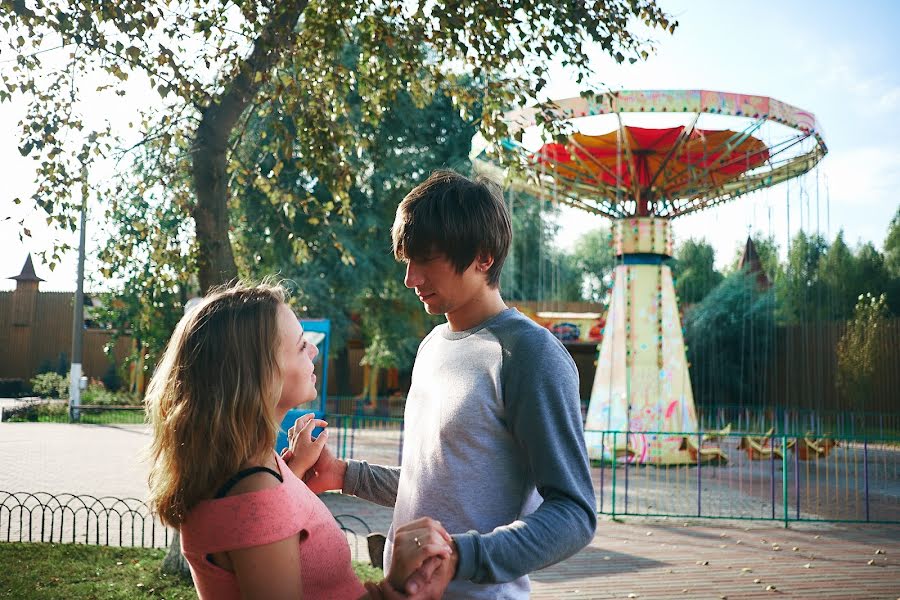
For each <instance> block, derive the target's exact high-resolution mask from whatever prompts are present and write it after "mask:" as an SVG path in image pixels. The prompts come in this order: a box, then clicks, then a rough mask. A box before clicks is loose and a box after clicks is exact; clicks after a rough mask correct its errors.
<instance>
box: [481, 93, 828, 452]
mask: <svg viewBox="0 0 900 600" xmlns="http://www.w3.org/2000/svg"><path fill="white" fill-rule="evenodd" d="M539 113H540V114H541V115H542V121H544V122H546V121H547V120H548V118H549V120H552V121H556V122H557V123H559V122H564V124H565V126H566V128H567V129H568V130H569V131H573V130H574V132H573V133H569V134H568V136H567V140H566V141H565V142H558V141H557V142H552V143H544V144H540V145H539V146H538V147H536V148H535V149H528V148H527V146H526V145H525V144H523V143H519V142H516V141H514V140H513V139H512V137H513V135H511V137H510V139H506V140H503V142H502V143H501V144H500V145H498V146H496V147H495V146H491V145H488V144H485V143H484V142H483V141H482V140H480V138H477V137H476V139H475V140H473V149H472V154H471V158H472V161H473V165H474V167H475V169H476V170H478V171H480V172H482V173H486V174H489V175H492V176H494V177H496V178H498V179H500V180H502V181H504V182H505V183H506V185H507V186H508V187H510V188H514V189H517V190H521V191H525V192H527V193H529V194H531V195H533V196H535V197H537V198H541V199H549V200H552V201H554V202H560V203H563V204H567V205H570V206H573V207H576V208H579V209H581V210H584V211H586V212H589V213H592V214H598V215H601V216H604V217H607V218H610V219H612V220H613V241H612V243H613V244H614V247H615V252H616V256H617V259H618V262H617V265H616V268H615V271H614V274H613V279H614V281H613V287H612V292H611V298H610V305H609V312H608V315H607V318H606V329H605V331H604V335H603V340H602V342H601V344H600V349H599V356H598V359H597V370H596V375H595V378H594V383H593V388H592V391H591V398H590V404H589V408H588V414H587V421H586V424H585V437H586V442H587V447H588V453H589V455H590V457H591V458H592V459H604V458H605V459H614V460H615V459H617V458H621V459H623V460H631V461H635V462H640V463H653V464H680V463H688V462H693V460H695V459H692V458H691V454H690V453H689V451H688V450H687V449H682V448H683V447H684V443H683V442H684V438H685V436H686V435H688V436H689V435H690V434H695V433H697V430H698V421H697V413H696V408H695V406H694V397H693V393H692V390H691V380H690V374H689V371H688V367H689V365H688V363H687V359H686V354H685V347H684V338H683V335H682V328H681V319H680V316H679V312H678V302H677V298H676V296H675V286H674V282H673V280H672V272H671V269H670V267H669V266H668V264H667V261H668V260H669V259H670V258H671V256H672V251H673V238H672V230H671V220H672V219H674V218H675V217H678V216H682V215H685V214H689V213H692V212H695V211H698V210H702V209H705V208H709V207H711V206H714V205H717V204H720V203H723V202H727V201H729V200H732V199H734V198H736V197H738V196H741V195H744V194H748V193H750V192H753V191H756V190H759V189H762V188H766V187H769V186H772V185H775V184H777V183H781V182H783V181H786V180H788V179H791V178H793V177H797V176H799V175H802V174H803V173H806V172H807V171H809V170H810V169H812V168H813V167H814V166H815V165H816V163H817V162H818V161H819V160H820V159H821V158H822V157H823V156H824V155H825V153H826V151H827V150H826V147H825V143H824V141H823V140H822V137H821V135H820V133H819V130H818V126H817V124H816V120H815V117H814V116H813V115H812V114H811V113H808V112H805V111H802V110H800V109H798V108H795V107H793V106H790V105H788V104H785V103H783V102H779V101H778V100H774V99H771V98H767V97H762V96H748V95H742V94H730V93H723V92H710V91H704V90H691V91H684V90H651V91H630V92H617V93H610V94H604V95H594V96H587V97H578V98H569V99H566V100H559V101H555V102H552V103H549V105H544V106H542V107H539V108H530V109H525V110H521V111H515V112H513V113H510V114H509V115H507V119H508V122H509V123H510V129H511V130H512V134H515V133H516V132H517V131H519V130H526V129H528V128H534V127H535V125H536V123H537V115H538V114H539ZM610 119H612V121H610ZM595 131H596V132H597V133H594V132H595ZM557 139H558V137H557ZM510 163H518V164H517V166H518V168H516V169H506V168H505V166H507V165H509V164H510ZM695 456H696V455H695Z"/></svg>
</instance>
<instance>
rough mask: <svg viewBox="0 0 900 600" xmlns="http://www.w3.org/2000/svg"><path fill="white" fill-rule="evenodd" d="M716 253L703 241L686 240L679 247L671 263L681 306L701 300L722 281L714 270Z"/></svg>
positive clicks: (720, 275) (719, 274)
mask: <svg viewBox="0 0 900 600" xmlns="http://www.w3.org/2000/svg"><path fill="white" fill-rule="evenodd" d="M715 262H716V252H715V250H714V249H713V247H712V246H711V245H710V244H709V242H707V241H706V240H705V239H701V240H695V239H693V238H688V239H687V240H685V241H684V242H683V243H682V244H680V245H679V247H678V250H677V251H676V252H675V261H674V262H673V263H672V276H673V277H674V278H675V292H676V293H677V294H678V299H679V300H680V302H681V304H682V305H690V304H695V303H697V302H700V301H701V300H703V298H705V297H706V295H707V294H709V292H710V291H712V289H713V288H715V287H716V286H717V285H719V282H721V281H722V274H721V273H719V272H718V271H717V270H716V267H715Z"/></svg>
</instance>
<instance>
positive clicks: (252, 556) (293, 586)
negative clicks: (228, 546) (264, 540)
mask: <svg viewBox="0 0 900 600" xmlns="http://www.w3.org/2000/svg"><path fill="white" fill-rule="evenodd" d="M228 556H229V558H230V559H231V566H232V568H233V569H234V574H235V577H237V580H238V586H239V587H240V589H241V598H245V599H247V600H251V599H257V598H266V599H271V600H282V599H283V600H298V599H301V598H303V583H302V581H301V578H300V538H299V533H298V534H295V535H292V536H290V537H287V538H285V539H283V540H280V541H277V542H273V543H271V544H263V545H262V546H252V547H250V548H242V549H240V550H231V551H230V552H229V553H228Z"/></svg>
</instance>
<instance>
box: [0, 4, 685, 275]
mask: <svg viewBox="0 0 900 600" xmlns="http://www.w3.org/2000/svg"><path fill="white" fill-rule="evenodd" d="M640 23H643V24H644V25H646V26H647V27H649V28H651V29H652V28H662V29H664V30H668V31H670V32H671V31H674V29H675V26H676V23H675V22H674V21H670V20H669V17H668V16H667V15H666V14H665V13H663V11H662V10H661V9H660V8H658V7H657V5H656V2H655V0H627V1H626V0H611V1H604V2H586V3H583V2H566V3H559V2H555V1H553V2H550V1H527V2H520V1H518V0H517V1H515V2H513V1H511V0H492V1H490V2H485V1H478V2H469V3H460V2H456V1H450V0H437V1H434V2H401V1H399V0H397V1H390V2H381V3H372V2H362V1H359V0H340V1H338V0H335V1H331V0H328V1H323V0H319V1H316V0H311V1H310V0H289V1H287V0H256V1H253V0H250V1H247V2H240V3H229V2H201V1H200V0H182V1H177V0H174V1H159V2H137V1H135V0H124V1H122V2H90V3H69V2H59V1H50V2H38V1H36V0H34V1H31V2H29V1H27V0H2V3H0V26H2V27H3V28H4V30H5V31H7V32H8V33H9V34H10V35H8V37H7V39H8V40H9V41H8V42H7V44H8V47H9V50H11V51H12V53H13V54H14V55H15V56H16V61H15V62H14V63H11V67H10V68H8V69H4V71H3V73H2V84H3V85H2V86H0V101H3V100H9V99H11V98H13V97H14V96H22V97H24V98H25V99H26V100H27V101H28V110H27V114H26V117H25V118H24V119H23V121H22V124H21V140H20V143H21V145H20V148H21V152H22V154H23V155H26V156H32V157H33V158H34V159H35V160H36V161H37V165H38V169H37V171H38V178H37V187H36V190H35V193H34V195H33V201H34V202H35V203H36V204H37V205H38V206H40V207H41V208H42V209H44V210H45V211H46V212H47V214H48V217H49V219H50V220H51V221H55V222H57V223H59V224H60V225H62V226H64V227H67V228H73V227H74V222H75V212H76V208H77V204H78V203H75V202H73V198H72V192H71V190H74V189H79V186H78V185H76V184H77V183H78V182H79V181H80V180H81V179H82V178H83V177H84V176H83V175H82V173H84V172H85V169H84V167H85V166H86V165H89V164H90V163H91V162H92V161H93V160H95V158H96V157H97V156H103V155H107V156H108V155H111V154H116V153H117V152H121V151H122V141H121V138H120V136H119V132H116V131H113V130H112V128H111V127H110V126H109V125H108V124H107V125H106V126H103V125H101V126H96V127H95V126H90V125H89V121H90V119H86V118H85V114H84V113H85V110H86V109H85V107H84V105H83V104H82V100H83V99H84V98H86V97H87V96H86V94H87V93H88V92H87V89H86V88H87V87H88V86H90V87H92V88H93V87H96V86H98V85H99V88H100V89H107V90H108V91H109V92H111V93H116V94H124V93H125V92H124V83H125V82H126V81H128V80H130V79H131V80H134V79H137V80H140V81H141V82H142V83H143V84H146V85H148V86H149V88H151V89H153V90H155V93H158V94H159V96H160V104H161V108H160V109H159V110H157V111H153V112H151V113H150V114H146V115H135V122H140V123H141V136H142V140H143V141H144V142H146V141H149V140H152V141H155V142H156V144H155V145H156V147H157V148H158V151H157V152H158V157H159V160H161V161H162V160H165V161H180V163H181V164H182V167H183V170H186V171H187V172H188V173H189V178H188V180H189V182H190V190H191V194H190V196H189V197H187V198H186V199H185V205H184V210H185V211H186V212H187V213H189V214H190V216H191V219H192V220H193V226H194V230H195V235H196V265H197V269H198V275H199V285H200V287H201V288H202V289H204V290H205V289H207V288H208V287H209V286H211V285H214V284H217V283H221V282H224V281H227V280H229V279H232V278H234V277H236V276H237V275H238V266H237V262H236V260H235V257H234V249H233V247H232V244H231V239H230V238H229V231H230V227H231V222H230V214H229V211H228V207H229V203H230V202H233V201H234V188H235V185H236V184H237V185H243V184H244V183H245V182H246V181H248V180H250V179H256V180H258V181H259V187H260V188H261V189H262V190H263V191H264V192H265V193H266V195H267V196H268V197H269V200H270V202H272V203H274V204H278V205H285V206H291V207H293V208H294V209H295V210H302V211H303V212H304V213H305V214H308V215H309V217H310V218H311V219H316V218H318V219H320V220H321V219H324V218H325V217H329V218H340V219H348V220H349V219H351V218H352V215H353V212H352V201H351V200H352V199H351V195H350V191H351V189H352V188H353V186H354V183H355V182H356V181H357V179H359V177H360V176H361V175H364V174H360V173H357V172H355V171H354V170H353V167H352V164H353V161H352V157H353V155H354V154H355V153H356V152H358V151H359V150H360V149H365V148H366V147H368V146H369V145H370V144H371V143H372V141H373V140H372V138H371V135H366V130H365V129H363V128H360V127H358V126H357V123H358V122H361V123H364V124H369V125H372V124H375V123H377V122H378V120H379V119H380V118H381V117H382V115H383V113H384V111H385V110H386V108H387V106H388V105H389V104H390V103H391V102H392V100H393V98H394V97H395V96H396V94H397V93H398V92H399V91H401V90H402V91H405V92H406V93H408V94H409V95H410V97H411V98H412V99H413V101H414V102H415V103H416V104H417V105H418V106H422V105H423V104H424V103H425V101H426V100H427V99H428V98H430V97H432V96H433V94H434V93H435V91H436V90H437V89H438V88H439V87H440V86H442V85H444V84H445V83H449V84H450V88H449V89H451V90H453V92H452V101H453V102H454V104H455V105H456V107H457V108H458V109H460V110H462V111H463V112H464V113H467V112H468V111H470V110H471V108H472V107H473V106H474V104H475V103H476V102H480V103H481V105H482V107H483V111H482V114H481V120H480V123H479V125H480V128H481V130H482V131H483V132H484V134H485V135H486V136H487V137H489V138H491V139H494V138H496V137H498V136H501V135H503V134H504V133H505V132H506V127H505V125H504V123H503V122H502V120H501V115H502V114H503V113H504V112H505V111H506V110H508V109H510V108H512V107H514V106H516V105H522V104H524V103H527V102H531V101H532V100H533V98H535V97H537V96H539V95H540V93H541V91H542V89H543V88H544V86H545V85H546V83H547V76H548V70H549V68H550V66H551V65H562V66H564V67H568V68H570V69H571V70H572V72H573V74H574V75H575V76H576V77H577V80H578V81H579V83H581V82H582V81H584V80H585V78H590V76H591V70H590V67H589V53H590V52H591V48H592V44H591V43H594V44H598V45H599V46H600V47H601V48H602V49H603V50H604V51H606V52H607V53H609V54H610V55H612V56H613V57H615V59H616V60H618V61H620V62H621V61H624V60H631V61H634V60H637V59H639V58H641V57H646V56H647V52H648V51H649V50H650V49H651V45H650V43H649V42H648V40H647V39H644V38H643V37H641V36H640V35H638V34H637V33H635V31H636V27H635V26H636V25H638V24H640ZM348 44H352V45H354V46H356V47H357V48H358V49H359V62H358V68H357V69H355V70H351V69H349V68H347V66H346V65H345V64H344V62H342V60H341V55H342V53H343V52H344V50H345V48H346V47H347V46H348ZM448 66H449V67H450V68H451V69H452V70H451V71H448V70H447V67H448ZM423 70H424V76H423ZM463 76H466V77H468V76H471V77H474V78H475V80H476V82H477V85H476V86H475V88H474V89H472V90H471V91H467V90H466V89H463V88H459V89H457V88H456V86H455V85H454V82H455V81H456V80H457V79H458V78H459V77H463ZM353 94H356V95H358V97H359V98H360V99H361V100H362V102H361V104H360V115H359V116H360V119H359V120H358V121H357V120H355V119H351V118H350V112H351V110H352V107H351V106H350V104H349V102H350V98H351V97H352V95H353ZM276 102H277V103H278V104H279V105H280V106H281V107H282V109H281V112H280V116H281V119H280V120H278V121H276V122H275V123H274V124H273V125H274V127H273V132H272V135H269V136H267V137H266V138H264V141H263V143H264V144H265V146H266V147H267V148H268V149H269V150H270V151H271V154H272V157H273V159H274V161H273V163H272V165H271V169H270V170H269V171H268V172H260V171H258V170H254V169H252V168H251V166H250V165H246V164H242V163H241V162H240V160H238V154H239V153H238V152H237V150H238V148H239V147H240V145H241V143H242V139H243V134H244V131H245V129H246V125H247V122H248V118H249V116H250V115H251V114H252V113H253V112H254V111H257V112H258V111H262V112H264V113H265V112H267V111H270V110H273V105H274V104H275V103H276ZM369 131H371V129H370V130H369ZM291 167H294V168H299V169H302V170H305V171H307V172H315V173H316V175H317V177H318V179H319V181H320V182H322V183H324V184H325V185H326V186H327V188H328V189H329V191H330V194H329V199H328V200H327V201H325V202H322V201H321V198H320V197H318V196H315V195H313V194H311V193H310V194H309V195H305V196H303V197H299V198H297V197H290V198H288V197H284V196H281V195H279V190H277V189H274V188H273V189H272V190H271V191H269V190H266V186H265V185H264V184H263V182H262V181H261V180H264V179H268V178H270V177H273V176H277V175H278V174H279V173H280V172H281V170H283V169H289V168H291ZM242 180H243V181H242ZM93 183H94V184H95V185H96V184H98V182H93ZM160 183H162V185H165V183H166V182H160ZM310 191H311V190H310ZM110 193H111V194H113V195H121V194H123V193H125V189H124V187H122V186H120V187H119V189H118V190H112V191H110ZM104 195H105V196H106V195H107V194H104Z"/></svg>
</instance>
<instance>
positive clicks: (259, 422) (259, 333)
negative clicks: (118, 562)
mask: <svg viewBox="0 0 900 600" xmlns="http://www.w3.org/2000/svg"><path fill="white" fill-rule="evenodd" d="M316 354H317V350H316V347H315V346H314V345H312V344H309V343H307V342H306V341H304V340H303V330H302V328H301V326H300V323H299V322H298V320H297V318H296V317H295V316H294V314H293V313H292V311H291V310H290V308H289V307H288V306H287V304H285V295H284V290H283V289H282V288H281V287H280V286H274V285H267V284H262V285H256V286H247V285H242V284H238V285H235V286H232V287H228V288H223V289H220V290H218V291H215V292H213V293H211V294H210V295H209V296H208V297H207V298H206V299H204V300H203V302H202V303H200V304H199V305H198V306H197V307H195V308H194V309H192V310H191V311H190V312H189V313H188V314H187V315H185V316H184V318H182V320H181V321H180V322H179V323H178V326H177V327H176V329H175V332H174V333H173V334H172V338H171V339H170V340H169V344H168V346H167V348H166V351H165V353H164V355H163V357H162V360H161V361H160V364H159V366H158V368H157V370H156V373H155V374H154V376H153V379H152V380H151V382H150V385H149V387H148V391H147V398H146V402H147V413H148V415H149V421H150V424H151V426H152V430H153V442H152V446H151V457H152V463H153V464H152V468H151V472H150V503H151V506H152V507H153V508H154V510H155V511H156V512H157V513H158V514H159V516H160V518H161V519H162V521H163V522H164V523H166V524H167V525H170V526H173V527H176V528H178V529H179V531H180V533H181V546H182V551H183V552H184V555H185V557H186V558H187V560H188V563H189V564H190V568H191V574H192V575H193V578H194V584H195V586H196V587H197V592H198V594H199V596H200V598H201V599H207V598H215V599H216V600H221V599H230V598H266V599H273V600H279V599H281V598H285V599H287V598H290V599H292V600H295V599H298V598H306V599H309V598H323V599H325V598H327V599H343V598H353V599H356V598H361V597H362V598H388V599H393V598H405V597H406V596H404V595H403V594H402V593H400V592H399V591H398V590H400V589H402V587H403V585H404V582H405V581H406V579H407V578H408V577H409V575H410V574H412V573H413V572H415V571H416V570H417V569H419V568H420V567H421V566H422V565H423V564H424V563H425V561H426V560H429V559H431V560H430V561H429V564H434V563H436V562H438V559H437V558H435V557H440V558H447V557H449V554H450V546H449V545H448V542H449V541H450V537H449V535H448V534H447V532H446V531H444V529H443V528H442V527H441V526H440V524H439V523H437V522H435V521H433V520H431V519H427V518H424V519H418V520H416V521H413V522H412V523H409V524H407V525H405V526H403V527H401V528H399V529H398V531H397V537H398V538H399V539H400V542H399V543H398V544H397V545H398V547H399V552H397V551H395V554H394V556H393V557H392V558H393V559H392V562H391V568H390V570H389V573H390V577H389V580H385V581H382V582H381V583H379V584H378V585H374V584H369V585H367V586H366V588H364V587H363V586H362V585H361V584H360V583H359V581H358V580H357V578H356V576H355V575H354V573H353V570H352V568H351V564H350V549H349V546H348V544H347V539H346V538H345V536H344V534H343V533H342V532H341V530H340V528H339V527H338V525H337V523H336V522H335V520H334V518H333V517H332V515H331V513H330V512H329V511H328V509H327V508H326V507H325V505H324V504H323V503H322V502H321V501H320V500H319V498H318V497H317V496H316V495H315V494H313V493H312V492H311V491H310V490H309V488H307V487H306V485H305V484H304V483H303V481H301V478H299V477H298V476H297V474H300V475H301V476H302V475H303V474H304V473H305V472H306V471H307V469H309V468H310V467H311V466H312V465H313V464H315V462H316V460H317V459H318V457H319V454H320V453H321V452H322V448H323V446H324V444H325V441H326V439H327V435H328V434H327V431H323V432H322V433H321V434H320V435H319V437H318V438H316V439H315V440H313V439H312V437H311V435H310V433H311V431H312V429H313V427H315V426H322V427H324V426H325V425H326V423H325V422H324V421H321V420H317V419H316V420H314V419H311V418H310V417H304V418H301V419H298V421H297V423H296V425H295V426H294V427H292V428H291V431H290V432H289V433H290V438H291V452H289V453H286V454H285V457H286V458H287V460H288V462H285V460H284V459H283V458H282V457H281V456H278V455H277V454H276V453H275V451H274V450H273V448H274V446H275V436H276V433H277V431H278V427H279V424H280V423H281V421H282V419H283V418H284V416H285V414H287V411H288V410H289V409H291V408H293V407H295V406H297V405H300V404H303V403H305V402H309V401H311V400H313V399H314V398H315V396H316V388H315V375H314V373H313V359H314V358H315V356H316ZM425 570H427V567H426V569H425ZM417 577H418V576H417ZM435 585H438V584H435ZM420 587H421V586H420ZM432 587H433V586H432ZM442 591H443V590H434V589H429V586H428V585H426V586H425V587H424V588H422V589H421V590H419V591H418V592H417V594H416V597H432V596H434V595H440V593H441V592H442Z"/></svg>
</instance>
